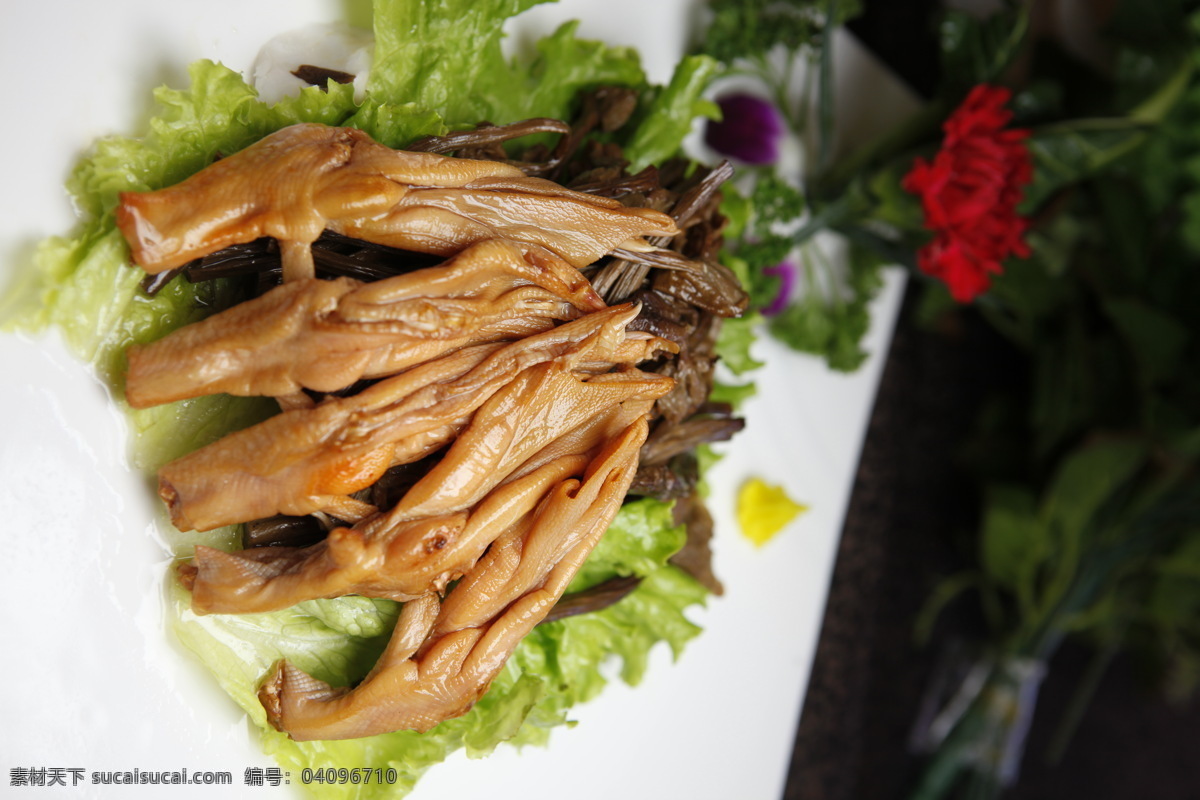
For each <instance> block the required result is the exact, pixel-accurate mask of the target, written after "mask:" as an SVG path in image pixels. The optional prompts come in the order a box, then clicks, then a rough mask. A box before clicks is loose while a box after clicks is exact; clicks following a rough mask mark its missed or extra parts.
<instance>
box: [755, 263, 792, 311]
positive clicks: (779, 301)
mask: <svg viewBox="0 0 1200 800" xmlns="http://www.w3.org/2000/svg"><path fill="white" fill-rule="evenodd" d="M763 274H764V275H772V276H774V277H776V278H779V291H778V292H776V294H775V299H773V300H772V301H771V302H770V303H768V304H767V305H765V306H763V308H762V313H763V316H767V317H773V316H775V315H776V314H779V313H782V312H783V310H784V309H785V308H787V307H788V303H790V302H792V288H793V287H794V286H795V285H796V266H795V265H794V264H791V263H789V262H787V261H785V262H783V263H782V264H776V265H775V266H773V267H767V268H765V269H764V270H763Z"/></svg>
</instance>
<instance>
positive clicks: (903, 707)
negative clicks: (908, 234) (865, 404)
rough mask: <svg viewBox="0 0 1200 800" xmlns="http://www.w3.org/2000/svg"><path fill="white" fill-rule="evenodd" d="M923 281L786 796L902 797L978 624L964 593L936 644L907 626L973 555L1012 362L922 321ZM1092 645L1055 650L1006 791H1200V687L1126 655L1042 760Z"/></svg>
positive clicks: (869, 449) (1042, 795) (895, 352)
mask: <svg viewBox="0 0 1200 800" xmlns="http://www.w3.org/2000/svg"><path fill="white" fill-rule="evenodd" d="M917 291H919V289H912V288H910V291H909V294H908V296H907V297H906V302H905V308H904V310H903V311H902V313H901V319H900V323H899V326H898V328H897V331H896V335H895V338H894V341H893V344H892V348H891V351H890V353H889V356H888V362H887V365H886V368H885V371H884V374H883V378H882V382H881V386H880V392H879V395H878V398H877V400H876V405H875V408H874V412H873V414H872V419H871V424H870V428H869V431H868V435H867V439H866V442H865V445H864V450H863V454H862V459H861V463H860V467H859V470H858V475H857V481H856V485H855V488H854V491H853V494H852V498H851V503H850V508H849V512H848V516H847V519H846V523H845V528H844V531H843V533H842V539H841V542H840V549H839V552H838V557H837V562H836V566H835V570H834V575H833V580H832V585H831V591H830V596H829V601H828V606H827V611H826V616H825V620H824V624H823V628H822V633H821V636H820V640H819V644H818V647H817V654H816V660H815V662H814V667H813V673H812V678H811V681H810V684H809V688H808V693H807V697H806V702H805V704H804V708H803V711H802V714H801V718H800V724H799V730H798V734H797V738H796V744H795V752H794V755H793V761H792V766H791V772H790V776H789V779H788V783H787V789H786V793H785V798H786V800H873V799H874V798H884V799H888V800H890V799H892V798H903V797H906V796H907V789H909V788H910V787H911V785H912V781H913V779H914V776H915V775H916V773H917V770H918V769H919V766H920V761H919V760H918V759H917V758H915V757H914V756H912V755H910V754H909V752H908V748H907V746H906V745H907V739H908V736H909V732H910V729H911V726H912V724H913V722H914V720H915V718H916V716H917V709H918V704H919V703H920V700H921V696H922V693H923V692H924V690H925V687H926V682H927V681H928V678H929V674H930V671H931V670H932V668H933V666H934V664H935V661H936V659H937V656H938V653H939V647H940V646H941V645H943V644H944V643H945V642H947V641H949V640H951V639H953V638H955V637H964V636H970V635H972V634H974V633H977V632H978V630H979V626H978V622H977V620H976V619H975V617H974V616H973V613H972V611H971V609H970V608H967V607H955V608H953V609H952V610H951V612H950V613H949V614H947V615H946V616H945V617H944V618H943V619H942V622H941V623H940V624H939V626H938V628H937V632H936V635H935V637H934V641H933V643H932V644H931V645H929V646H921V645H919V644H918V643H916V642H915V641H914V636H913V625H914V621H915V619H916V616H917V614H918V613H919V611H920V608H921V606H922V604H923V603H924V602H925V600H926V599H927V598H928V596H929V592H930V590H931V589H932V587H933V586H934V584H935V582H936V581H937V580H938V578H939V577H941V576H944V575H946V574H949V573H951V572H953V571H955V570H957V569H960V568H962V567H964V566H966V565H968V564H969V562H970V555H971V554H970V550H971V542H972V536H973V531H974V528H975V522H976V520H975V513H976V512H975V507H976V506H975V497H974V495H973V490H972V483H971V481H970V480H969V478H968V475H967V473H966V472H965V470H964V469H962V468H961V467H960V466H959V465H960V463H961V461H960V458H959V456H960V452H961V447H962V442H963V439H964V436H965V435H966V433H967V432H968V430H969V429H970V426H971V424H972V421H973V418H974V415H975V414H976V412H977V410H978V404H979V401H980V400H981V399H982V398H983V397H984V396H985V395H986V393H987V392H988V391H989V390H990V389H992V388H994V387H997V386H999V385H1001V384H1003V383H1004V382H1005V381H1006V380H1010V379H1012V377H1013V375H1014V374H1015V365H1016V363H1017V362H1015V361H1014V358H1013V354H1012V353H1011V352H1009V351H1008V350H1007V348H1006V347H1005V346H1004V344H1003V343H1001V342H999V341H998V340H997V339H996V338H995V337H994V336H993V335H992V334H990V332H989V331H988V330H987V329H986V328H985V327H984V326H983V325H982V324H981V323H978V322H977V321H972V320H971V318H970V317H967V318H966V319H965V320H958V321H957V322H956V323H955V324H952V325H950V326H948V327H947V328H946V329H944V330H942V331H939V332H936V333H934V332H929V331H924V330H918V329H917V328H915V327H914V326H913V325H912V324H911V323H910V321H909V320H910V317H911V311H912V305H913V301H914V297H913V295H914V294H915V292H917ZM964 605H965V604H964ZM1090 655H1091V653H1090V651H1089V650H1087V649H1085V648H1083V647H1079V646H1069V647H1066V648H1064V649H1063V650H1062V651H1061V652H1060V653H1059V655H1058V656H1057V657H1056V658H1055V660H1054V661H1053V663H1052V664H1051V667H1050V672H1049V676H1048V678H1047V680H1046V682H1045V684H1044V687H1043V690H1042V693H1041V697H1040V702H1039V705H1038V711H1037V714H1036V715H1035V719H1034V727H1033V730H1032V732H1031V736H1030V742H1029V748H1028V751H1027V756H1026V759H1025V763H1024V766H1023V771H1022V774H1021V778H1020V781H1019V782H1018V784H1017V785H1016V786H1014V787H1013V788H1012V789H1011V790H1010V791H1009V792H1008V793H1007V794H1006V797H1007V798H1011V800H1035V799H1036V800H1074V798H1087V799H1088V800H1191V799H1192V798H1200V701H1195V700H1194V701H1192V702H1190V703H1189V704H1187V705H1184V706H1173V705H1171V704H1169V703H1167V702H1166V701H1165V700H1164V699H1163V698H1162V697H1161V696H1160V695H1159V694H1158V693H1156V692H1155V691H1154V689H1153V687H1152V686H1151V685H1150V684H1149V683H1148V682H1147V681H1145V680H1143V677H1142V676H1141V675H1140V674H1139V673H1138V671H1137V669H1136V668H1135V665H1134V664H1133V663H1132V662H1130V661H1129V660H1127V659H1118V660H1117V661H1116V662H1115V664H1114V665H1113V666H1112V668H1111V669H1110V670H1109V671H1108V672H1107V673H1106V676H1105V678H1104V680H1103V682H1102V683H1101V685H1100V688H1099V691H1098V692H1097V694H1096V696H1095V699H1094V701H1093V703H1092V705H1091V706H1090V707H1089V709H1088V711H1087V713H1086V714H1085V716H1084V718H1083V721H1082V724H1081V725H1080V727H1079V730H1078V732H1077V733H1076V735H1075V737H1074V738H1073V739H1072V740H1071V743H1070V745H1069V747H1068V749H1067V750H1066V753H1065V755H1064V757H1063V759H1062V760H1061V762H1060V763H1058V764H1047V763H1046V762H1045V758H1044V756H1045V753H1046V750H1047V746H1048V744H1049V740H1050V737H1051V735H1052V733H1053V731H1054V730H1055V728H1056V727H1057V724H1058V721H1059V720H1060V719H1061V718H1062V715H1063V713H1064V711H1065V709H1066V706H1067V703H1068V702H1069V700H1070V697H1071V695H1072V694H1073V690H1074V688H1075V686H1076V685H1078V683H1079V681H1080V680H1081V677H1082V675H1083V673H1084V671H1085V670H1086V668H1087V665H1088V663H1089V660H1090Z"/></svg>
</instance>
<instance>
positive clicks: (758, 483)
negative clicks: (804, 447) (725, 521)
mask: <svg viewBox="0 0 1200 800" xmlns="http://www.w3.org/2000/svg"><path fill="white" fill-rule="evenodd" d="M805 511H808V506H806V505H803V504H801V503H797V502H796V501H794V500H792V499H791V498H790V497H788V496H787V493H786V492H784V491H783V487H781V486H772V485H771V484H769V483H767V482H766V481H763V480H762V479H760V478H751V479H750V480H748V481H746V482H745V483H744V484H742V489H741V491H740V492H738V499H737V518H738V524H739V525H740V526H741V528H742V535H743V536H745V537H746V538H747V539H749V540H750V541H752V542H754V543H755V544H756V545H758V546H759V547H762V546H763V545H764V544H766V543H767V542H769V541H770V540H771V539H772V538H773V537H774V536H775V534H777V533H779V532H780V531H781V530H783V529H784V528H785V527H787V524H788V523H789V522H791V521H792V520H794V519H795V518H796V517H798V516H799V515H800V514H803V513H804V512H805Z"/></svg>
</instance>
